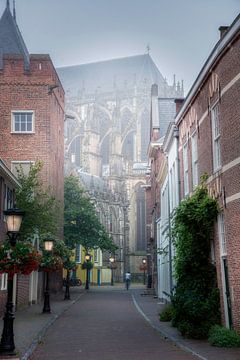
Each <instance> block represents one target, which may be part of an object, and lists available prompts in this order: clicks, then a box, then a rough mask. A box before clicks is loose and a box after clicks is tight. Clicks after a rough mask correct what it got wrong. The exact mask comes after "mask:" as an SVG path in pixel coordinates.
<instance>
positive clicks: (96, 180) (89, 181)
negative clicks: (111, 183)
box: [78, 170, 107, 193]
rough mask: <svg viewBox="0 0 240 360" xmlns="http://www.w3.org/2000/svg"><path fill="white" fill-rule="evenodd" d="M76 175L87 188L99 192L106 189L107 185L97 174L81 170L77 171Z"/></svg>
mask: <svg viewBox="0 0 240 360" xmlns="http://www.w3.org/2000/svg"><path fill="white" fill-rule="evenodd" d="M78 175H79V177H80V179H81V181H82V183H83V184H84V186H85V187H86V189H87V190H96V191H98V192H100V193H101V192H103V193H104V192H105V191H106V187H107V185H106V183H105V182H104V180H103V179H102V178H100V177H99V176H96V175H92V174H89V173H87V172H84V171H82V170H79V171H78Z"/></svg>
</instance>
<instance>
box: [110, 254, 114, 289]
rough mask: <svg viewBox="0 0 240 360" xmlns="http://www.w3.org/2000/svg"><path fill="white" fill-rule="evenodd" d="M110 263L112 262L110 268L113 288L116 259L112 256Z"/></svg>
mask: <svg viewBox="0 0 240 360" xmlns="http://www.w3.org/2000/svg"><path fill="white" fill-rule="evenodd" d="M109 262H110V268H111V286H113V285H114V284H113V268H114V262H115V259H114V257H113V256H111V257H110V258H109Z"/></svg>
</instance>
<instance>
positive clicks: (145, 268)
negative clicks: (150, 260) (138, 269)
mask: <svg viewBox="0 0 240 360" xmlns="http://www.w3.org/2000/svg"><path fill="white" fill-rule="evenodd" d="M142 264H143V285H145V284H146V270H147V259H142Z"/></svg>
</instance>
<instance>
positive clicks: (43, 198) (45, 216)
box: [16, 161, 59, 240]
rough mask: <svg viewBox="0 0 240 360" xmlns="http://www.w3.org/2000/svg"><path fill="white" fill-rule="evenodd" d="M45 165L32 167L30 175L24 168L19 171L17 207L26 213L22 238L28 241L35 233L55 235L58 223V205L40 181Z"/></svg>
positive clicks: (36, 164)
mask: <svg viewBox="0 0 240 360" xmlns="http://www.w3.org/2000/svg"><path fill="white" fill-rule="evenodd" d="M42 167H43V164H42V162H41V161H37V162H36V163H35V164H34V165H31V167H30V171H29V174H28V175H25V174H24V172H23V169H22V167H21V166H20V167H19V169H18V180H19V182H20V184H21V188H19V189H17V191H16V205H17V207H18V208H20V209H22V210H24V211H25V212H26V214H25V216H24V218H23V221H22V226H21V238H22V239H23V240H28V239H30V238H31V237H32V235H33V234H34V233H36V232H37V233H38V235H40V236H41V235H42V234H43V233H46V232H52V233H55V232H56V230H57V223H58V216H57V214H58V213H59V211H58V204H57V201H56V200H55V198H54V197H53V196H51V195H50V190H49V189H45V188H44V187H43V185H42V182H41V180H40V173H41V170H42Z"/></svg>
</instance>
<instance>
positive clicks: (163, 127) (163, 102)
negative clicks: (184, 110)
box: [158, 98, 176, 136]
mask: <svg viewBox="0 0 240 360" xmlns="http://www.w3.org/2000/svg"><path fill="white" fill-rule="evenodd" d="M158 112H159V127H160V135H161V136H164V135H165V134H166V132H167V129H168V126H169V124H170V123H171V122H172V121H174V118H175V116H176V104H175V99H166V98H158Z"/></svg>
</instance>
